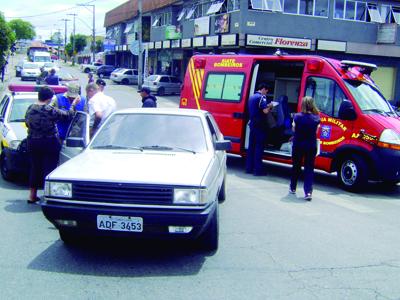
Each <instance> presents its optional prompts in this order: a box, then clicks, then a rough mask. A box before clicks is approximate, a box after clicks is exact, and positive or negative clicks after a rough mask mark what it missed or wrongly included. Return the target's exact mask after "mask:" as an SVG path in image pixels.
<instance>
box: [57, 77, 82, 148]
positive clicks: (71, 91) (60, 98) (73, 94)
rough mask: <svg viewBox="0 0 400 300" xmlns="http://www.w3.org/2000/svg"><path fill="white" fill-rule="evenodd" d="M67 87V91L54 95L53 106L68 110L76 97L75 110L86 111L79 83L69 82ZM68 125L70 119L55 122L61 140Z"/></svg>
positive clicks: (64, 136) (65, 133)
mask: <svg viewBox="0 0 400 300" xmlns="http://www.w3.org/2000/svg"><path fill="white" fill-rule="evenodd" d="M67 88H68V90H67V92H65V93H63V94H57V95H56V98H57V100H56V101H55V102H54V106H55V107H57V108H59V109H61V110H65V111H68V110H69V109H70V108H71V104H72V103H73V102H74V101H75V99H77V100H79V104H77V105H76V107H75V109H76V111H86V110H87V108H86V105H87V103H86V98H85V97H84V96H81V95H80V90H81V87H80V86H79V84H76V83H73V82H71V83H69V84H68V85H67ZM69 125H71V121H70V120H60V121H58V122H57V128H58V134H59V137H60V139H61V141H64V140H65V138H66V135H67V131H68V128H69Z"/></svg>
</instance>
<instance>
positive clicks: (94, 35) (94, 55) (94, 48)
mask: <svg viewBox="0 0 400 300" xmlns="http://www.w3.org/2000/svg"><path fill="white" fill-rule="evenodd" d="M77 5H78V6H85V7H86V6H91V7H92V9H93V11H92V12H93V30H92V60H93V61H92V62H93V63H94V62H95V60H96V21H95V20H96V18H95V16H96V15H95V9H96V5H94V4H77Z"/></svg>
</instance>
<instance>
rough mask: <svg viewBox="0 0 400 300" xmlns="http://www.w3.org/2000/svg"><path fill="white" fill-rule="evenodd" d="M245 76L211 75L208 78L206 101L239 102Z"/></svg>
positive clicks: (205, 93)
mask: <svg viewBox="0 0 400 300" xmlns="http://www.w3.org/2000/svg"><path fill="white" fill-rule="evenodd" d="M243 82H244V74H232V73H230V74H229V73H210V74H209V75H208V76H207V82H206V86H205V92H204V99H206V100H217V101H228V102H239V101H240V98H241V94H242V87H243Z"/></svg>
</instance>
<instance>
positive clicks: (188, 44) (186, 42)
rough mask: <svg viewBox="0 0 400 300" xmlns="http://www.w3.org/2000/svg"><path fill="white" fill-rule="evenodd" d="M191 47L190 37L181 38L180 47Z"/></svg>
mask: <svg viewBox="0 0 400 300" xmlns="http://www.w3.org/2000/svg"><path fill="white" fill-rule="evenodd" d="M190 47H192V40H191V39H183V40H182V48H190Z"/></svg>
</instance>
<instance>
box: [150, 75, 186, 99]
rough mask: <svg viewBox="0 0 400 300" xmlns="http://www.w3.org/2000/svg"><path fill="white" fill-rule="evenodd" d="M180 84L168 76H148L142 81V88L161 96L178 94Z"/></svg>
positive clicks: (177, 79) (177, 80) (175, 78)
mask: <svg viewBox="0 0 400 300" xmlns="http://www.w3.org/2000/svg"><path fill="white" fill-rule="evenodd" d="M181 86H182V82H181V81H180V80H179V78H177V77H175V76H169V75H150V76H149V77H146V78H145V80H144V84H143V87H147V88H149V89H150V91H152V92H153V93H157V94H158V95H160V96H162V95H164V94H172V95H173V94H180V93H181Z"/></svg>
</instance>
